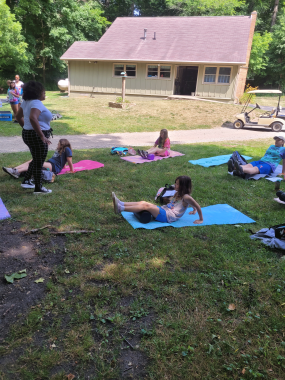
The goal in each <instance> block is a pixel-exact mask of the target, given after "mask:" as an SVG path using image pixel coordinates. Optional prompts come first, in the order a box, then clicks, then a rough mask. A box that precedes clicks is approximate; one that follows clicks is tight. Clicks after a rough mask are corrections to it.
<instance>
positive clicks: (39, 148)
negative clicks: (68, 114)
mask: <svg viewBox="0 0 285 380" xmlns="http://www.w3.org/2000/svg"><path fill="white" fill-rule="evenodd" d="M43 100H45V89H44V87H43V85H42V84H41V83H40V82H36V81H33V80H31V81H29V82H28V83H26V84H24V87H23V102H22V104H21V107H20V109H19V111H18V113H17V115H16V118H17V120H18V122H19V123H20V125H21V127H22V128H23V131H22V137H23V141H24V143H25V144H26V145H27V146H28V147H29V149H30V152H31V154H32V157H33V159H32V161H31V162H30V164H29V167H28V170H27V172H26V174H25V177H24V181H23V183H22V184H21V186H22V187H23V188H25V189H34V194H48V193H51V192H52V190H48V189H46V188H45V187H43V186H42V167H43V164H44V162H45V159H46V156H47V152H48V146H49V145H50V144H51V141H50V140H49V137H50V135H51V132H52V129H51V127H50V121H51V120H52V113H51V112H50V111H49V110H48V109H47V108H46V107H45V106H44V105H43V103H42V101H43ZM32 176H33V177H34V181H35V184H33V183H32V182H31V178H32Z"/></svg>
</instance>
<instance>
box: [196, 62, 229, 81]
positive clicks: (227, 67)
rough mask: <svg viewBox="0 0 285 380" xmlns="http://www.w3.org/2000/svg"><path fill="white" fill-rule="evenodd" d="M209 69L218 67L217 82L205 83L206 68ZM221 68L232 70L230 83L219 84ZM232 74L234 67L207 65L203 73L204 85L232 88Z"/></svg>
mask: <svg viewBox="0 0 285 380" xmlns="http://www.w3.org/2000/svg"><path fill="white" fill-rule="evenodd" d="M207 67H216V68H217V72H216V80H215V82H205V81H204V79H205V72H206V68H207ZM220 68H227V69H231V74H230V81H229V83H219V82H218V79H219V72H220ZM232 73H233V66H224V65H219V66H218V65H205V66H204V72H203V79H202V84H208V85H214V86H230V84H231V81H232Z"/></svg>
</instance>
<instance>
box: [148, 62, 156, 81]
mask: <svg viewBox="0 0 285 380" xmlns="http://www.w3.org/2000/svg"><path fill="white" fill-rule="evenodd" d="M147 76H148V77H149V78H157V77H158V65H148V67H147Z"/></svg>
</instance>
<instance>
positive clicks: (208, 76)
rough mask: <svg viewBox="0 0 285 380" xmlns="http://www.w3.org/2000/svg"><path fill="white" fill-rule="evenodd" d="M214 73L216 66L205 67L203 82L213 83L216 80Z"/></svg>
mask: <svg viewBox="0 0 285 380" xmlns="http://www.w3.org/2000/svg"><path fill="white" fill-rule="evenodd" d="M216 73H217V68H216V67H206V69H205V76H204V82H205V83H215V82H216Z"/></svg>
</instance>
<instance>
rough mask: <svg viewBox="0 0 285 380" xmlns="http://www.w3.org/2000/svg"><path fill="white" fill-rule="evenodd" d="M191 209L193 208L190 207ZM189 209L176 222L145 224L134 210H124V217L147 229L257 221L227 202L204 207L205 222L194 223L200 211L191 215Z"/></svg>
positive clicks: (135, 225) (134, 225) (136, 225)
mask: <svg viewBox="0 0 285 380" xmlns="http://www.w3.org/2000/svg"><path fill="white" fill-rule="evenodd" d="M189 211H191V208H189ZM189 211H186V212H185V214H184V215H183V216H182V218H180V219H179V220H177V221H176V222H174V223H161V222H156V221H155V220H154V221H152V222H150V223H147V224H143V223H140V222H139V221H138V220H137V218H136V217H135V216H134V214H133V213H132V212H125V211H123V212H122V215H123V217H124V218H125V219H126V220H127V221H128V222H129V223H130V225H131V226H132V227H133V228H134V229H136V228H145V229H146V230H153V229H155V228H159V227H176V228H179V227H199V226H210V225H212V224H243V223H255V221H254V220H253V219H251V218H249V217H248V216H246V215H244V214H242V213H241V212H240V211H238V210H236V209H235V208H233V207H231V206H229V205H227V204H219V205H213V206H208V207H203V208H202V213H203V218H204V222H203V224H194V223H193V222H194V220H197V219H199V216H198V213H196V214H195V215H189Z"/></svg>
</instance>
